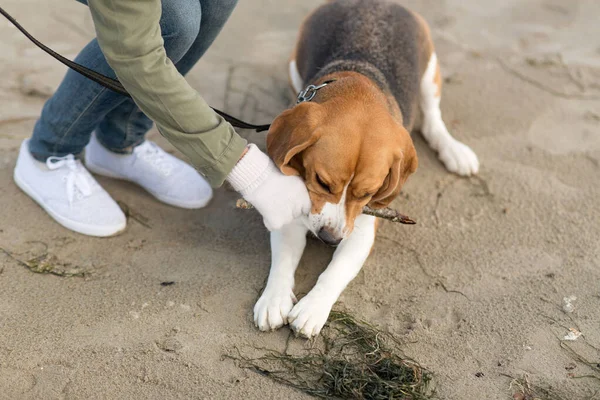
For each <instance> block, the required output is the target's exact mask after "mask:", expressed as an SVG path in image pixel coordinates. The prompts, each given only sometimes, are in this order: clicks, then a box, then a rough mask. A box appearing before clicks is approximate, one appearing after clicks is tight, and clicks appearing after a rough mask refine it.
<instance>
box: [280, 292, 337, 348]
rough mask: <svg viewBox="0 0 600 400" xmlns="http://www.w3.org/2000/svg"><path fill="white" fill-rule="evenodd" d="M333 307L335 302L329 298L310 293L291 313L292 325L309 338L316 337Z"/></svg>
mask: <svg viewBox="0 0 600 400" xmlns="http://www.w3.org/2000/svg"><path fill="white" fill-rule="evenodd" d="M331 307H333V304H332V303H331V301H330V300H329V299H327V298H325V297H323V296H320V295H311V293H309V294H307V295H306V296H305V297H304V298H303V299H302V300H300V301H299V302H298V304H296V305H295V306H294V308H292V311H291V312H290V313H289V315H288V321H289V323H290V327H291V328H292V329H293V330H294V332H296V334H299V335H302V336H304V337H306V338H308V339H310V338H312V337H315V336H317V335H318V334H319V332H321V329H322V328H323V325H325V322H327V317H329V312H330V311H331Z"/></svg>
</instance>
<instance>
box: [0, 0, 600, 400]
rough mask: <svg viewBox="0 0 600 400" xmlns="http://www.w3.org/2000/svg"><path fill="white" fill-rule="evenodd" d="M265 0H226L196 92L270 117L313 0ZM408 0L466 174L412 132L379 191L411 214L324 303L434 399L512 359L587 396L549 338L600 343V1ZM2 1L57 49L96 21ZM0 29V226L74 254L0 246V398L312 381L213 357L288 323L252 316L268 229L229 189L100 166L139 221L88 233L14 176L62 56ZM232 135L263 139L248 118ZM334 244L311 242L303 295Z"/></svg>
mask: <svg viewBox="0 0 600 400" xmlns="http://www.w3.org/2000/svg"><path fill="white" fill-rule="evenodd" d="M281 4H282V3H281V2H278V1H274V0H272V1H245V2H240V4H239V6H238V8H237V9H236V11H235V12H234V14H233V16H232V18H231V20H230V22H229V23H228V25H227V26H226V28H225V29H224V31H223V33H222V34H221V36H220V37H219V38H218V40H217V41H216V43H215V44H214V46H213V48H211V49H210V51H209V52H208V53H207V54H206V56H205V58H204V59H203V60H202V61H201V62H200V63H199V64H198V65H197V67H196V68H195V69H194V70H193V71H192V72H191V73H190V75H189V81H190V83H191V84H192V85H193V86H194V87H196V88H197V89H198V90H199V91H200V93H202V94H203V96H205V98H206V99H207V100H208V101H209V102H210V103H211V104H212V105H214V106H216V107H223V108H224V109H225V110H227V111H229V112H231V113H232V114H234V115H237V116H239V117H242V118H248V119H250V120H253V121H254V122H259V123H267V122H268V121H269V120H270V119H271V118H273V117H274V116H275V115H277V114H278V113H279V112H281V111H282V110H283V109H284V108H285V107H286V106H287V105H288V104H289V101H290V94H289V91H288V88H287V77H286V60H287V58H288V55H289V54H290V51H291V49H292V46H293V44H294V39H295V36H296V32H297V29H298V26H299V24H300V22H301V20H302V19H303V17H304V16H305V15H306V14H307V13H308V12H309V11H310V10H311V9H313V8H314V7H316V6H317V5H318V4H320V1H316V0H310V1H308V0H302V1H300V0H296V1H293V2H286V7H285V9H283V7H282V6H281ZM405 4H407V5H408V6H410V7H412V8H413V9H414V10H416V11H419V12H420V13H422V15H424V16H425V18H426V19H427V20H428V21H429V22H430V24H431V26H432V29H433V36H434V39H435V43H436V45H437V49H438V50H437V51H438V57H439V59H440V61H441V65H442V71H443V76H444V79H445V81H446V84H445V87H444V97H443V100H442V111H443V113H444V117H445V120H446V122H447V124H448V126H449V129H450V130H451V131H452V132H453V134H454V135H455V136H456V137H457V138H458V139H460V140H462V141H464V142H466V143H468V144H469V145H470V146H471V147H472V148H473V149H474V150H475V152H476V153H477V154H478V155H479V158H480V160H481V163H482V167H481V172H480V174H479V176H478V177H477V178H471V179H463V178H459V177H457V176H453V175H450V174H448V173H447V172H446V171H445V170H444V168H443V166H442V165H441V163H440V162H439V161H438V160H437V158H436V156H435V154H434V153H433V152H432V151H431V150H430V149H429V148H428V147H427V145H426V144H425V143H424V141H423V139H422V138H421V137H420V136H419V134H418V133H415V144H416V147H417V152H418V155H419V160H420V166H419V169H418V171H417V173H416V174H415V175H413V177H411V178H410V179H409V182H408V183H407V185H406V186H405V188H404V191H403V194H402V196H401V197H399V198H398V199H397V200H396V202H395V203H394V205H395V206H396V207H397V208H398V209H399V210H401V211H402V212H404V213H406V214H408V215H410V216H411V217H413V218H415V219H416V220H417V221H418V224H417V225H416V226H404V225H398V224H391V223H387V224H385V225H384V226H383V228H382V229H381V230H380V234H379V235H378V238H377V242H376V245H375V248H374V252H373V254H372V256H371V257H370V258H369V260H368V261H367V263H366V265H365V268H364V269H363V271H362V272H361V273H360V274H359V276H358V277H357V278H356V279H355V280H354V282H352V284H351V285H350V286H349V287H348V289H347V290H346V291H345V292H344V293H343V295H342V296H341V298H340V302H339V304H338V307H340V308H343V309H346V310H347V311H349V312H351V313H353V314H354V315H356V316H358V317H360V318H364V319H366V320H368V321H370V322H372V323H374V324H377V325H379V326H381V327H382V328H384V329H388V330H390V331H392V332H393V333H395V334H396V335H398V336H399V337H400V338H402V339H403V340H405V341H406V344H405V346H404V349H405V351H406V353H407V355H409V356H411V357H412V358H414V359H415V360H417V361H419V362H420V363H421V364H422V365H423V366H424V367H426V368H428V369H429V370H430V371H432V373H433V374H434V375H435V378H436V382H437V388H438V394H439V398H441V399H452V400H454V399H510V398H512V395H513V392H514V389H515V386H514V385H513V389H511V380H512V379H511V378H509V377H508V376H512V377H515V378H522V377H524V376H525V375H527V376H528V377H529V380H530V381H531V382H532V383H533V384H536V385H539V386H542V387H545V388H551V392H552V393H554V394H556V395H558V396H562V398H564V399H569V400H575V399H592V398H594V399H598V398H599V397H598V396H600V394H598V391H599V390H600V380H598V379H597V378H596V379H594V378H581V379H573V378H572V376H582V375H592V374H594V372H593V371H592V370H590V369H589V368H588V367H586V366H585V365H583V364H582V363H579V362H576V361H575V360H574V358H573V357H572V356H571V355H570V354H569V353H568V352H567V351H565V350H564V349H561V347H560V342H559V339H561V338H563V337H564V336H565V335H567V333H568V332H569V331H568V329H569V328H576V329H578V330H579V331H580V332H582V334H583V335H582V336H580V337H579V338H578V339H577V340H576V341H574V342H568V344H569V345H571V346H573V348H574V349H576V350H577V351H578V352H579V353H580V354H582V355H583V356H584V357H586V358H587V359H589V360H590V361H594V362H600V352H599V351H597V350H594V349H593V348H592V347H590V346H595V347H596V349H598V348H600V240H599V236H600V204H599V200H598V198H599V197H600V84H599V82H600V79H599V78H600V24H598V16H599V15H600V3H599V2H598V1H594V0H587V1H584V0H573V1H569V2H565V1H561V0H528V1H523V0H509V1H503V2H495V1H489V0H487V1H477V0H466V1H464V0H462V1H461V0H447V1H443V2H439V1H433V0H423V1H417V0H413V1H406V2H405ZM2 7H4V8H6V9H7V10H8V11H9V12H11V13H14V15H15V17H17V19H18V20H19V21H20V22H22V23H23V24H24V25H25V26H26V27H27V28H28V29H30V30H31V31H32V32H33V33H35V34H36V35H37V36H38V37H39V38H41V39H43V40H44V42H45V43H46V44H48V45H50V46H51V47H52V48H54V49H55V50H57V51H59V52H62V53H63V54H64V55H66V56H69V57H73V56H75V55H76V54H77V52H78V50H79V49H80V48H81V47H82V46H83V45H84V44H85V43H86V42H87V41H88V40H89V39H90V38H92V37H93V26H92V24H91V19H90V16H89V14H88V12H87V9H86V7H84V6H82V5H80V4H77V3H76V2H75V1H72V0H60V1H58V0H57V1H53V2H44V1H33V0H19V1H17V0H7V1H4V2H3V3H2ZM0 38H2V39H1V40H0V76H1V77H2V79H1V80H0V188H1V189H0V190H1V193H2V195H1V196H0V246H1V247H2V248H4V249H6V250H8V251H10V252H12V253H13V254H14V255H15V257H17V258H20V259H23V260H26V259H29V258H32V257H35V256H39V255H42V254H45V253H49V254H51V255H53V256H54V257H55V262H58V263H59V264H61V263H62V264H69V265H70V266H68V267H67V268H71V269H73V268H74V269H76V270H77V271H85V272H86V273H87V275H86V277H85V278H79V277H60V276H52V275H40V274H34V273H32V272H30V271H29V270H27V269H26V268H24V267H23V266H22V265H20V264H19V263H17V262H15V261H14V260H12V259H11V258H10V257H8V256H6V255H4V254H0V398H2V399H41V398H43V399H81V398H86V399H100V398H102V399H129V398H131V399H184V398H185V399H191V398H194V399H196V398H197V399H233V398H247V399H259V398H260V399H262V398H288V399H301V398H308V396H306V395H304V394H301V393H299V392H297V391H294V390H292V389H290V388H287V387H283V386H280V385H278V384H276V383H274V382H272V381H270V380H269V379H268V378H266V377H263V376H260V375H258V374H255V373H252V372H248V371H244V370H240V369H239V368H238V367H237V366H236V365H235V364H234V363H233V362H232V361H231V360H223V359H222V355H223V354H225V353H227V352H230V351H232V349H234V348H235V347H236V346H237V347H239V348H241V349H244V348H248V347H252V346H265V347H269V348H275V349H282V348H283V347H284V345H285V342H286V340H287V339H288V336H289V330H288V329H287V328H284V329H282V330H280V331H278V332H274V333H260V332H258V331H257V330H256V329H255V328H254V326H253V323H252V313H251V310H252V307H253V305H254V302H255V300H256V299H257V296H258V294H259V291H260V290H261V289H262V287H263V284H264V282H265V278H266V276H267V272H268V268H269V258H270V254H269V242H268V233H267V232H266V230H265V229H264V227H263V226H262V223H261V220H260V218H259V217H258V216H257V214H256V213H254V212H252V211H243V210H235V209H234V203H235V200H236V198H237V196H236V194H235V193H233V192H231V191H228V190H226V189H221V190H219V191H217V193H216V196H215V199H214V201H213V202H212V203H211V205H210V206H208V207H207V208H206V209H204V210H199V211H186V210H180V209H176V208H172V207H168V206H165V205H162V204H160V203H158V202H157V201H155V200H154V199H153V198H151V196H149V195H148V194H146V193H145V192H144V191H143V190H141V189H139V188H138V187H136V186H133V185H131V184H127V183H123V182H116V181H113V180H109V179H103V178H99V181H100V182H101V184H102V185H103V186H104V187H105V188H106V189H107V190H108V191H109V192H110V193H111V195H112V196H113V197H114V198H115V199H117V200H119V201H122V202H124V203H126V204H127V205H128V206H129V207H130V209H131V210H132V211H133V212H134V213H135V214H136V216H137V220H136V219H133V218H130V220H129V224H128V228H127V230H126V232H124V233H123V234H122V235H120V236H118V237H114V238H110V239H94V238H87V237H84V236H81V235H78V234H75V233H71V232H69V231H67V230H65V229H63V228H62V227H60V226H59V225H58V224H56V223H55V222H53V221H52V220H51V219H50V218H49V217H48V216H47V215H46V214H45V213H44V212H43V211H42V210H41V209H40V208H39V207H38V206H37V205H36V204H35V203H34V202H33V201H32V200H30V199H29V198H28V197H27V196H25V195H24V194H23V193H22V192H21V191H20V190H19V189H18V188H17V187H16V186H15V184H14V183H13V181H12V171H13V167H14V164H15V160H16V156H17V150H18V147H19V145H20V143H21V141H22V140H23V139H24V138H26V137H28V136H29V135H30V133H31V130H32V127H33V125H34V123H35V120H36V118H37V117H38V115H39V113H40V110H41V107H42V105H43V103H44V98H45V97H46V96H48V95H49V94H50V93H52V90H54V88H55V87H56V86H57V85H58V83H59V82H60V79H61V78H62V75H63V74H64V72H65V69H64V67H62V66H61V65H60V64H58V63H57V62H56V61H54V60H53V59H51V58H50V57H48V56H47V55H45V54H43V53H42V52H41V51H39V50H37V49H36V48H34V46H33V45H32V44H30V43H29V42H28V41H27V40H26V39H25V38H24V37H23V36H21V35H20V34H19V33H18V32H17V31H16V30H15V29H13V28H11V27H10V26H9V25H8V23H7V22H5V21H4V20H0ZM244 135H245V136H246V137H248V138H249V139H251V140H252V141H254V142H256V143H258V144H259V145H260V146H264V134H256V133H248V132H245V133H244ZM150 136H151V137H152V138H154V139H156V140H157V141H159V142H160V143H161V144H163V145H164V146H165V147H166V148H168V149H171V150H172V147H170V146H169V145H168V144H167V143H165V141H164V140H162V138H160V136H159V135H158V133H157V132H156V131H153V132H152V133H151V135H150ZM144 218H145V219H144ZM139 221H141V222H142V223H141V222H139ZM330 255H331V250H330V249H328V248H326V247H324V246H322V245H320V244H318V243H316V242H311V243H310V244H309V246H308V248H307V251H306V253H305V256H304V259H303V261H302V264H301V267H300V268H299V271H298V274H297V281H298V284H297V292H298V293H299V294H302V293H306V291H307V289H308V288H310V285H311V284H312V283H313V282H314V281H315V279H316V275H317V274H318V272H319V271H320V270H322V268H323V267H324V266H325V265H326V263H327V260H328V257H330ZM162 282H175V283H174V284H172V285H169V286H162V285H161V283H162ZM572 295H573V296H576V297H577V299H576V300H575V301H573V302H572V306H573V308H574V311H573V312H571V313H567V312H565V311H563V309H562V307H563V298H564V297H568V296H572ZM294 340H296V339H294ZM298 340H300V339H298ZM479 373H482V374H479ZM476 374H478V375H479V376H476ZM595 374H596V375H595V376H598V373H597V372H595ZM507 375H508V376H507ZM594 396H595V397H594Z"/></svg>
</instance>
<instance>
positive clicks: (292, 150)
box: [267, 102, 323, 175]
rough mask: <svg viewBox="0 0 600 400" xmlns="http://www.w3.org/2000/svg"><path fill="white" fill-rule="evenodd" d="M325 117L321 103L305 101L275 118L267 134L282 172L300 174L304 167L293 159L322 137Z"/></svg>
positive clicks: (275, 160) (271, 155) (270, 151)
mask: <svg viewBox="0 0 600 400" xmlns="http://www.w3.org/2000/svg"><path fill="white" fill-rule="evenodd" d="M322 116H323V110H322V109H321V106H320V105H319V104H318V103H311V102H305V103H301V104H298V105H297V106H295V107H294V108H291V109H289V110H286V111H284V112H283V113H281V114H280V115H279V116H278V117H277V118H275V120H274V121H273V123H272V124H271V127H270V128H269V133H268V134H267V152H268V153H269V156H270V157H271V158H272V159H273V161H274V162H275V165H277V167H278V168H279V169H280V170H281V172H283V173H284V174H286V175H300V171H299V168H300V166H299V165H297V164H298V163H291V161H292V159H293V158H294V157H295V156H296V155H299V154H300V153H301V152H302V151H303V150H305V149H306V148H307V147H309V146H311V145H313V144H314V143H315V142H316V141H317V140H318V139H319V134H318V132H317V128H318V126H319V124H320V123H321V121H322Z"/></svg>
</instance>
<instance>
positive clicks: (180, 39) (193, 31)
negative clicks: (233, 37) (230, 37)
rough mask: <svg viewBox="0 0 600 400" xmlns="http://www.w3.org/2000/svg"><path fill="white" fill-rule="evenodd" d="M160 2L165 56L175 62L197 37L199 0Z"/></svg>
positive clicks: (200, 13)
mask: <svg viewBox="0 0 600 400" xmlns="http://www.w3.org/2000/svg"><path fill="white" fill-rule="evenodd" d="M228 1H229V0H228ZM162 4H163V6H162V17H161V19H160V29H161V31H162V36H163V40H164V46H165V50H166V51H167V56H168V57H169V58H170V59H171V60H172V61H173V62H174V63H176V62H177V61H179V60H180V59H181V58H182V57H183V56H184V55H185V53H186V52H187V51H188V50H189V48H190V47H191V46H192V44H193V43H194V41H195V40H196V38H197V37H198V32H199V31H200V20H201V17H202V11H201V8H200V2H199V1H198V0H163V2H162Z"/></svg>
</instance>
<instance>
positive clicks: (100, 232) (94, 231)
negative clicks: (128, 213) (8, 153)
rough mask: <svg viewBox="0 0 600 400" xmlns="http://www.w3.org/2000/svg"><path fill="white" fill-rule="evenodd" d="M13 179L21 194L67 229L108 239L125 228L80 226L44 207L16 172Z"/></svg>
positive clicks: (124, 225)
mask: <svg viewBox="0 0 600 400" xmlns="http://www.w3.org/2000/svg"><path fill="white" fill-rule="evenodd" d="M13 179H14V181H15V183H16V184H17V186H18V187H19V188H20V189H21V190H22V191H23V192H25V193H26V194H27V195H28V196H29V197H31V198H32V199H33V200H34V201H35V202H36V203H37V204H38V205H39V206H40V207H42V208H43V209H44V211H46V212H47V213H48V215H50V216H51V217H52V218H53V219H54V220H55V221H56V222H58V223H59V224H61V225H62V226H64V227H65V228H67V229H70V230H72V231H75V232H77V233H81V234H83V235H88V236H96V237H109V236H115V235H117V234H119V233H121V232H123V231H124V230H125V228H126V226H127V222H125V223H123V224H122V225H118V226H113V227H98V226H94V225H87V224H82V223H81V222H77V221H72V220H70V219H68V218H65V217H63V216H61V215H59V214H57V213H56V212H54V211H53V210H52V209H50V208H48V207H46V206H45V205H44V202H43V201H42V199H41V198H40V197H39V196H38V194H37V193H36V192H35V191H34V190H33V189H32V188H31V186H29V185H28V184H27V183H25V181H24V180H23V179H21V177H20V176H19V174H18V173H17V171H16V170H15V172H14V174H13Z"/></svg>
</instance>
